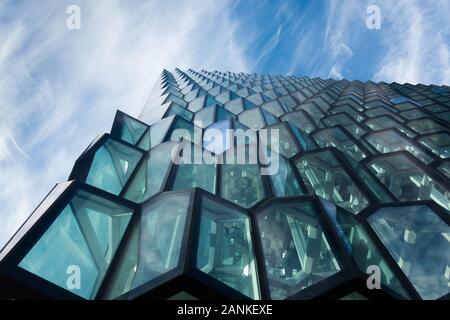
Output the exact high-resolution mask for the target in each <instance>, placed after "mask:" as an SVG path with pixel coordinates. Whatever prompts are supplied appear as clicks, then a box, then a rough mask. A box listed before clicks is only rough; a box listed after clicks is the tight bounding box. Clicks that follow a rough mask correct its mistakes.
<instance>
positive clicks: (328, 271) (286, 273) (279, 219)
mask: <svg viewBox="0 0 450 320" xmlns="http://www.w3.org/2000/svg"><path fill="white" fill-rule="evenodd" d="M256 219H257V223H258V226H259V236H260V238H261V241H262V248H263V253H264V264H265V268H266V274H267V280H268V283H269V288H270V296H271V298H272V299H274V300H281V299H285V298H287V297H290V296H292V295H294V294H296V293H298V292H300V291H301V290H303V289H305V288H307V287H310V286H312V285H314V284H316V283H318V282H320V281H321V280H323V279H326V278H328V277H330V276H332V275H334V274H336V273H338V272H339V271H340V270H341V267H340V265H339V262H338V261H337V259H336V256H335V253H334V252H333V250H332V248H331V247H330V244H329V239H327V236H326V235H325V234H324V232H323V230H322V226H321V223H320V221H319V219H318V218H317V214H316V212H315V211H314V208H313V206H312V205H311V203H310V202H296V203H286V204H283V203H281V204H274V205H272V206H270V207H269V208H268V209H264V210H263V211H262V212H258V214H257V217H256Z"/></svg>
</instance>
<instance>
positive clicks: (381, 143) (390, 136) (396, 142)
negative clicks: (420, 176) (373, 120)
mask: <svg viewBox="0 0 450 320" xmlns="http://www.w3.org/2000/svg"><path fill="white" fill-rule="evenodd" d="M366 141H367V142H369V143H370V144H371V146H372V147H374V148H375V149H377V150H378V152H380V153H391V152H395V151H401V150H405V151H408V152H410V153H411V154H412V155H414V156H415V157H416V158H418V159H420V160H422V161H423V162H425V163H430V162H431V161H433V158H432V157H431V156H429V155H428V154H426V153H425V152H423V151H422V150H421V149H420V148H419V147H418V145H416V144H415V143H413V142H411V141H409V140H408V139H406V138H405V137H403V136H402V135H401V134H400V133H398V132H397V131H396V130H386V131H381V132H374V133H371V134H369V135H368V136H367V137H366ZM417 144H418V143H417Z"/></svg>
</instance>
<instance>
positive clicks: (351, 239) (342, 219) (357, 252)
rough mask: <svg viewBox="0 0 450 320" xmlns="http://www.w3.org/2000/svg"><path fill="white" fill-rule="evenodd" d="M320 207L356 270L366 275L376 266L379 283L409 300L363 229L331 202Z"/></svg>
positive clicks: (325, 202)
mask: <svg viewBox="0 0 450 320" xmlns="http://www.w3.org/2000/svg"><path fill="white" fill-rule="evenodd" d="M322 206H323V207H324V208H325V211H326V212H327V214H328V215H329V216H330V218H331V220H332V222H333V224H334V226H335V228H336V229H337V231H338V235H339V237H340V238H341V240H342V241H343V243H344V244H345V247H346V250H347V252H348V253H349V254H350V255H351V256H352V258H353V260H354V261H355V263H356V265H357V266H358V269H359V270H360V271H361V272H362V273H363V274H367V268H368V267H369V266H378V267H380V271H381V279H380V280H381V283H382V284H383V285H384V286H386V287H389V288H390V289H391V290H393V291H394V292H396V293H398V294H399V295H400V296H402V297H403V298H409V295H408V293H407V292H406V291H405V289H404V288H403V285H402V284H401V282H400V281H399V280H398V278H397V276H396V275H395V273H394V272H393V271H392V269H391V267H390V266H389V265H388V264H387V263H386V260H385V258H384V257H383V255H382V254H381V253H380V252H379V250H378V249H377V247H376V246H375V245H374V243H373V240H372V239H371V238H370V236H369V235H368V234H367V232H366V230H365V229H364V227H363V226H362V225H361V223H360V222H358V221H357V220H356V219H355V217H354V216H353V215H352V214H351V213H348V212H346V211H344V210H342V209H340V208H337V207H336V206H335V205H334V204H333V203H332V202H328V201H325V200H322Z"/></svg>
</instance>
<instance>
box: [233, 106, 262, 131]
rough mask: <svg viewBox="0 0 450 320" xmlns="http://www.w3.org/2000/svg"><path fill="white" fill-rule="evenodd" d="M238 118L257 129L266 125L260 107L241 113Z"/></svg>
mask: <svg viewBox="0 0 450 320" xmlns="http://www.w3.org/2000/svg"><path fill="white" fill-rule="evenodd" d="M238 119H239V122H241V123H242V124H244V125H246V126H247V127H249V128H251V129H253V130H255V131H257V130H259V129H261V128H262V127H264V126H265V125H266V122H265V121H264V118H263V116H262V113H261V111H260V110H259V109H258V108H256V109H252V110H247V111H244V112H242V113H241V114H239V116H238Z"/></svg>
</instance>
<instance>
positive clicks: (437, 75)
mask: <svg viewBox="0 0 450 320" xmlns="http://www.w3.org/2000/svg"><path fill="white" fill-rule="evenodd" d="M380 7H381V10H382V11H381V12H382V18H383V37H382V38H381V44H382V47H383V49H384V50H385V54H384V55H383V59H382V60H381V61H380V63H379V68H378V71H377V72H376V74H375V76H374V80H375V81H386V82H391V81H396V82H399V83H405V82H409V83H412V84H417V83H424V84H430V83H434V84H448V83H449V82H450V77H449V73H450V68H449V56H448V50H449V41H450V28H449V27H448V17H449V16H450V5H449V3H448V1H446V0H441V1H416V0H398V1H395V2H393V1H388V0H385V1H382V2H381V3H380Z"/></svg>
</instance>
